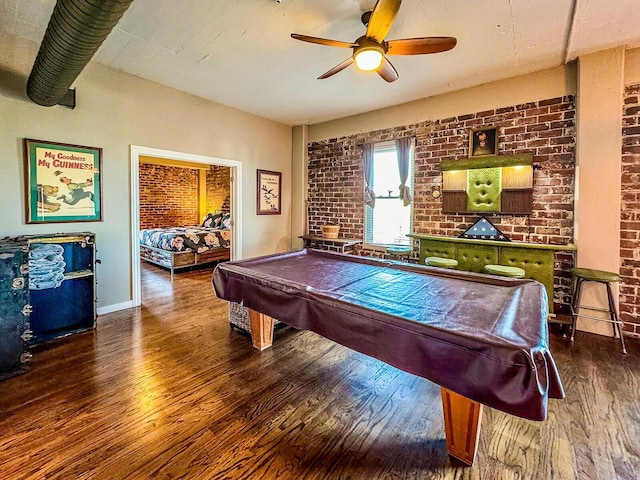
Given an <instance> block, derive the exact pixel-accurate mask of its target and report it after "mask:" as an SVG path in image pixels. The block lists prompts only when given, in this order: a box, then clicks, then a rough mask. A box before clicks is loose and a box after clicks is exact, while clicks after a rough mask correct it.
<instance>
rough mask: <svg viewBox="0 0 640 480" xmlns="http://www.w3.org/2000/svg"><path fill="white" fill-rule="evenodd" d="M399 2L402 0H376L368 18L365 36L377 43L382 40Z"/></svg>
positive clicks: (393, 18)
mask: <svg viewBox="0 0 640 480" xmlns="http://www.w3.org/2000/svg"><path fill="white" fill-rule="evenodd" d="M401 3H402V0H378V2H377V3H376V6H375V7H373V12H371V17H370V18H369V24H368V25H367V33H366V36H367V37H368V38H373V39H374V40H375V41H376V42H378V43H380V42H382V41H383V40H384V37H386V36H387V33H389V29H391V24H392V23H393V21H394V20H395V18H396V15H397V14H398V10H400V4H401Z"/></svg>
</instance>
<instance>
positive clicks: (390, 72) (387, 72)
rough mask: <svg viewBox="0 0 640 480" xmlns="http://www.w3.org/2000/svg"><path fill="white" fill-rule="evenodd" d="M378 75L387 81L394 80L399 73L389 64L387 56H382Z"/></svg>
mask: <svg viewBox="0 0 640 480" xmlns="http://www.w3.org/2000/svg"><path fill="white" fill-rule="evenodd" d="M378 75H380V76H381V77H382V78H384V79H385V80H386V81H387V82H389V83H391V82H395V81H396V80H397V79H398V77H399V75H398V71H397V70H396V68H395V67H394V66H393V65H392V64H391V62H390V61H389V60H388V59H387V57H383V58H382V64H381V65H380V68H379V69H378Z"/></svg>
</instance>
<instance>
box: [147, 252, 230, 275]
mask: <svg viewBox="0 0 640 480" xmlns="http://www.w3.org/2000/svg"><path fill="white" fill-rule="evenodd" d="M230 253H231V250H230V249H229V248H212V249H211V250H207V251H205V252H202V253H197V252H193V251H191V250H187V251H184V252H172V251H169V250H162V249H161V248H155V247H149V246H147V245H140V258H141V259H142V260H146V261H147V262H150V263H153V264H155V265H159V266H161V267H165V268H168V269H169V270H171V280H173V272H174V270H178V269H180V268H187V267H193V266H195V265H206V264H208V263H215V262H220V261H222V260H229V259H230Z"/></svg>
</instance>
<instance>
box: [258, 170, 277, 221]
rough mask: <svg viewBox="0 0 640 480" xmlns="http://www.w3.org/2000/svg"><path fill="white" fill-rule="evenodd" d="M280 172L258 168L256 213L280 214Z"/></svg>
mask: <svg viewBox="0 0 640 480" xmlns="http://www.w3.org/2000/svg"><path fill="white" fill-rule="evenodd" d="M281 195H282V173H281V172H271V171H269V170H258V185H257V199H256V200H257V201H256V214H257V215H280V208H281Z"/></svg>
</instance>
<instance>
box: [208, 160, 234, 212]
mask: <svg viewBox="0 0 640 480" xmlns="http://www.w3.org/2000/svg"><path fill="white" fill-rule="evenodd" d="M229 170H230V168H229V167H223V166H222V165H211V168H210V169H209V171H207V212H208V213H214V212H217V213H229V211H230V203H229V199H230V195H231V188H230V187H231V184H230V183H229V174H230V172H229Z"/></svg>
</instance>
